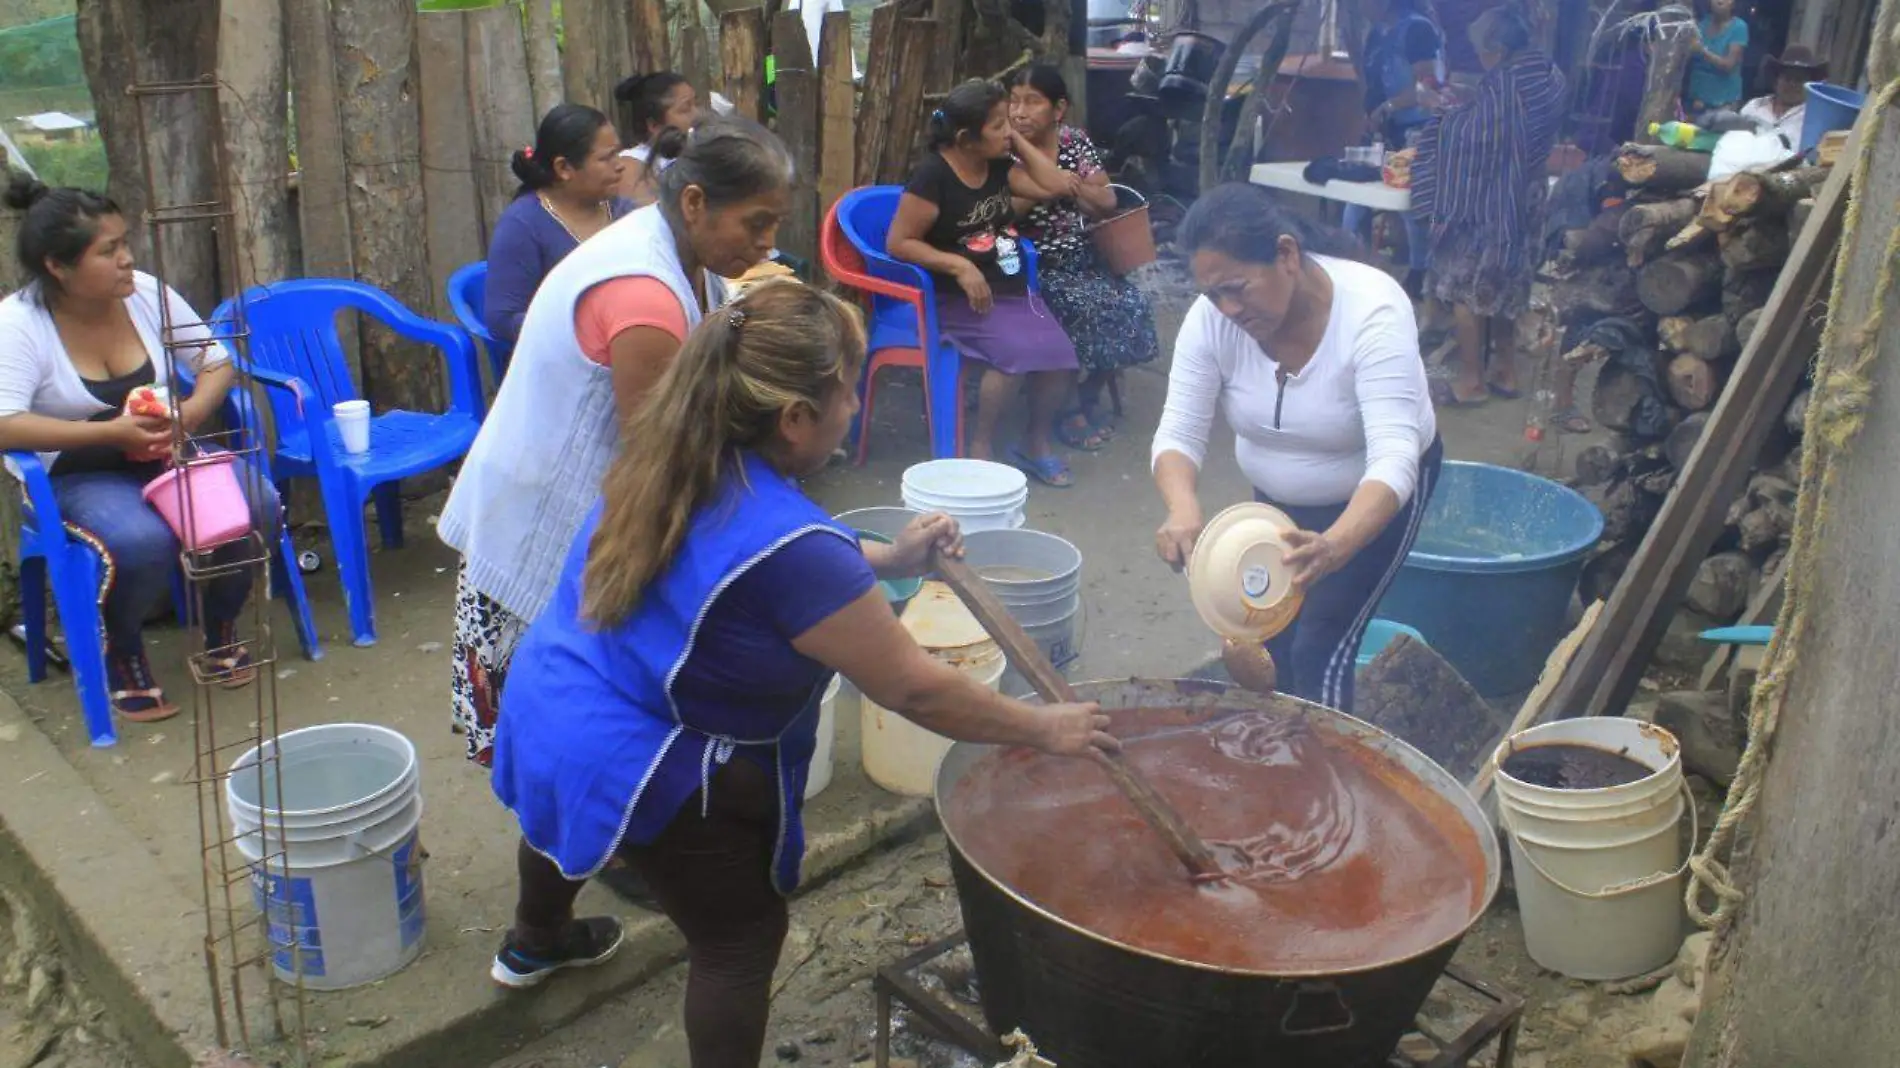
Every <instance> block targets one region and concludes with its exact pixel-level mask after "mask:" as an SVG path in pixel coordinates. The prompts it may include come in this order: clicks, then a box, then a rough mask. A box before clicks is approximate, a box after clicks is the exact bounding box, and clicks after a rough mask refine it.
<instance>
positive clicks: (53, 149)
mask: <svg viewBox="0 0 1900 1068" xmlns="http://www.w3.org/2000/svg"><path fill="white" fill-rule="evenodd" d="M20 152H21V154H22V155H24V156H26V162H27V164H28V165H29V166H31V167H32V168H33V171H34V173H36V174H38V175H39V176H40V181H42V182H45V183H46V184H47V185H53V186H60V185H73V186H78V187H79V188H81V189H91V190H94V191H95V192H97V191H103V190H104V189H105V187H106V146H105V142H103V141H101V140H99V139H98V138H97V137H88V138H85V139H84V140H80V141H38V142H29V143H25V144H22V145H20Z"/></svg>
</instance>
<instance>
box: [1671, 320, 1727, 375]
mask: <svg viewBox="0 0 1900 1068" xmlns="http://www.w3.org/2000/svg"><path fill="white" fill-rule="evenodd" d="M1681 341H1682V348H1681V349H1680V350H1679V351H1682V352H1686V353H1688V354H1689V355H1691V356H1696V357H1699V358H1701V359H1704V360H1708V361H1709V362H1711V363H1719V362H1721V361H1723V360H1732V359H1734V358H1735V357H1736V356H1738V355H1740V354H1741V351H1742V344H1741V341H1740V340H1739V339H1737V337H1736V336H1735V324H1734V323H1733V322H1732V321H1730V319H1729V317H1728V316H1726V315H1705V316H1703V317H1702V318H1700V319H1697V320H1695V321H1694V322H1693V323H1691V324H1690V325H1689V328H1688V329H1687V330H1686V331H1684V332H1683V334H1682V337H1681Z"/></svg>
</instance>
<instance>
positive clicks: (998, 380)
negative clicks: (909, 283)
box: [885, 81, 1076, 487]
mask: <svg viewBox="0 0 1900 1068" xmlns="http://www.w3.org/2000/svg"><path fill="white" fill-rule="evenodd" d="M1024 144H1026V142H1024V141H1023V140H1022V137H1021V136H1020V135H1019V134H1017V133H1016V132H1015V131H1014V130H1013V129H1012V128H1011V127H1010V123H1009V97H1008V95H1007V94H1005V93H1004V91H1003V87H1002V86H1000V85H997V84H996V83H995V82H985V81H971V82H965V83H963V84H962V85H959V86H957V87H956V88H955V89H952V90H951V91H950V95H949V96H948V97H947V98H945V100H944V102H943V106H942V107H941V108H939V109H938V110H937V111H935V112H933V113H932V114H931V116H930V151H929V152H926V153H925V154H924V159H923V162H922V163H920V164H918V165H917V168H916V170H914V171H912V172H911V175H910V181H909V182H908V183H907V184H906V185H905V186H904V195H903V197H902V198H901V199H900V200H899V201H898V204H897V214H896V216H895V217H894V218H892V219H891V226H890V230H889V232H888V234H887V235H886V237H885V249H886V250H887V251H889V252H890V254H891V255H892V256H894V257H896V258H898V259H900V260H907V261H909V262H911V263H914V264H916V265H917V266H919V267H922V268H924V269H925V270H927V271H929V272H930V273H931V274H932V275H934V276H935V282H936V290H937V329H938V330H939V331H940V332H941V333H942V335H943V337H944V340H946V341H948V342H950V343H951V344H952V345H954V346H955V347H956V349H957V351H958V352H959V353H961V354H962V355H963V356H966V357H968V358H970V359H973V360H976V361H978V362H980V363H983V364H986V365H987V370H985V371H984V373H983V383H982V388H981V389H980V390H979V392H978V399H977V408H976V429H975V431H974V432H973V433H971V435H970V440H969V443H968V446H967V447H968V450H969V454H970V455H971V456H973V457H975V458H977V459H980V460H987V459H989V458H990V456H991V453H992V451H993V449H994V447H995V437H996V424H997V420H998V419H1000V418H1001V417H1002V413H1003V408H1004V406H1005V405H1007V404H1008V403H1009V399H1010V398H1011V397H1013V396H1015V395H1016V393H1017V391H1018V390H1019V389H1020V388H1021V387H1022V384H1023V379H1024V378H1025V377H1027V378H1028V380H1029V424H1028V427H1027V428H1026V430H1025V431H1024V434H1023V438H1022V442H1021V444H1020V445H1018V446H1017V447H1016V448H1015V449H1014V450H1013V458H1014V460H1015V462H1016V463H1017V465H1018V466H1020V467H1022V468H1023V470H1024V471H1026V472H1028V473H1029V474H1030V475H1031V476H1033V477H1034V478H1036V479H1037V480H1038V481H1040V482H1042V483H1043V484H1044V485H1048V486H1055V487H1066V486H1071V485H1074V484H1075V476H1074V475H1073V474H1072V473H1070V471H1069V465H1068V464H1067V463H1065V462H1063V459H1062V457H1060V456H1057V455H1056V453H1055V450H1054V448H1053V447H1052V446H1051V445H1050V441H1049V437H1050V429H1051V427H1052V426H1054V424H1055V419H1056V413H1057V412H1058V411H1059V410H1060V409H1061V407H1062V402H1063V400H1065V399H1066V398H1067V397H1068V394H1069V390H1070V389H1071V388H1073V387H1074V385H1075V372H1076V356H1075V346H1074V345H1072V344H1070V342H1069V337H1068V335H1067V334H1065V333H1063V331H1062V326H1061V324H1060V323H1059V322H1057V320H1056V318H1055V316H1054V315H1052V314H1050V312H1049V309H1048V307H1046V306H1045V305H1044V304H1043V303H1042V301H1041V300H1038V299H1035V298H1033V297H1032V296H1031V295H1030V293H1029V285H1028V271H1029V268H1028V264H1027V263H1026V262H1025V260H1024V257H1023V247H1022V237H1021V234H1020V233H1019V232H1018V231H1017V229H1016V203H1015V202H1016V198H1021V199H1023V200H1025V201H1036V200H1043V199H1047V197H1048V195H1049V194H1048V190H1052V189H1069V188H1071V183H1072V182H1074V181H1075V180H1076V176H1075V175H1074V174H1073V173H1070V172H1065V171H1063V170H1062V169H1061V168H1059V167H1057V166H1056V165H1055V162H1054V161H1053V160H1051V159H1050V158H1049V157H1048V156H1046V155H1044V154H1042V153H1041V152H1039V151H1035V150H1034V149H1033V146H1031V149H1030V150H1029V151H1027V152H1026V153H1025V154H1024V155H1023V157H1022V164H1021V165H1020V166H1019V165H1017V163H1016V162H1015V159H1014V157H1012V155H1011V152H1012V150H1014V149H1015V148H1017V147H1018V146H1020V145H1024Z"/></svg>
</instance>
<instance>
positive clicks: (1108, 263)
mask: <svg viewBox="0 0 1900 1068" xmlns="http://www.w3.org/2000/svg"><path fill="white" fill-rule="evenodd" d="M1109 188H1110V189H1113V190H1114V191H1115V207H1116V211H1117V212H1118V214H1117V215H1115V217H1114V218H1111V219H1107V220H1105V221H1103V222H1102V223H1100V224H1098V225H1096V226H1095V227H1094V228H1093V229H1092V230H1091V231H1090V234H1091V236H1092V238H1093V240H1094V241H1095V252H1096V255H1098V256H1100V257H1101V258H1102V266H1104V267H1106V268H1108V270H1109V273H1111V274H1127V273H1129V272H1130V271H1133V270H1134V269H1135V268H1137V267H1146V266H1147V265H1148V264H1151V263H1153V262H1154V261H1155V232H1154V226H1153V225H1152V224H1151V223H1150V221H1149V219H1148V200H1147V198H1146V197H1143V196H1142V195H1141V194H1140V193H1138V192H1136V191H1135V190H1133V189H1130V188H1128V187H1127V186H1125V185H1111V186H1109Z"/></svg>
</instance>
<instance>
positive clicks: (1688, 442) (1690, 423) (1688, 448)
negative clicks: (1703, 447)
mask: <svg viewBox="0 0 1900 1068" xmlns="http://www.w3.org/2000/svg"><path fill="white" fill-rule="evenodd" d="M1708 425H1709V413H1708V412H1692V413H1691V414H1690V415H1689V417H1688V418H1687V419H1684V420H1683V421H1682V422H1680V423H1677V424H1676V426H1675V429H1673V430H1671V431H1670V432H1669V436H1668V437H1666V438H1664V439H1663V445H1662V448H1663V456H1664V457H1666V458H1667V459H1668V460H1669V466H1670V467H1673V468H1675V469H1676V470H1678V471H1680V470H1682V469H1683V468H1685V467H1687V466H1689V454H1690V453H1692V452H1694V451H1695V446H1696V442H1698V441H1701V440H1702V430H1703V428H1704V427H1706V426H1708Z"/></svg>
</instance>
